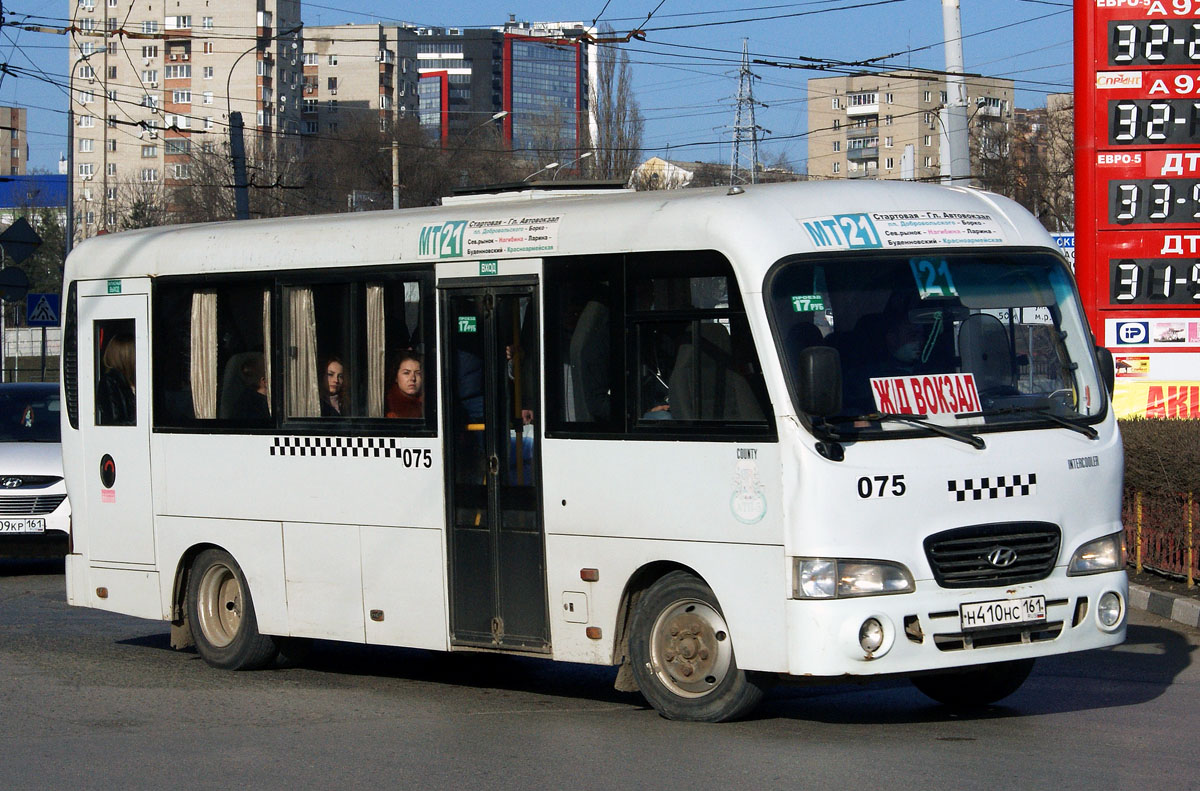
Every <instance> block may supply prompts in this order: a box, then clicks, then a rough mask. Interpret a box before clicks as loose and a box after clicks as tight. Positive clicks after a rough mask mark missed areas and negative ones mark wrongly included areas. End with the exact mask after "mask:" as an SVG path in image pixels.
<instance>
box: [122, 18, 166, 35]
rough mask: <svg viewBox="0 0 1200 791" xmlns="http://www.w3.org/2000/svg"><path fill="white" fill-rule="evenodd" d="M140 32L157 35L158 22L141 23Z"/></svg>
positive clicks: (150, 20)
mask: <svg viewBox="0 0 1200 791" xmlns="http://www.w3.org/2000/svg"><path fill="white" fill-rule="evenodd" d="M113 21H114V22H115V21H116V20H115V19H114V20H113ZM142 32H143V33H157V32H158V20H156V19H147V20H146V21H145V22H143V23H142Z"/></svg>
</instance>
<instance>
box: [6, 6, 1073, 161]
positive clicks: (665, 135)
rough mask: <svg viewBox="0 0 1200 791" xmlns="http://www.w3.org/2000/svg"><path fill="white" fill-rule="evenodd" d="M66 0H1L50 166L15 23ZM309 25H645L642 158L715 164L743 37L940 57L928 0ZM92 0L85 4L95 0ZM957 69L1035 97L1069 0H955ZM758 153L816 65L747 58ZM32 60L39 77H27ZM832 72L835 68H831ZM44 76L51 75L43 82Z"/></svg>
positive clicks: (311, 10) (363, 15)
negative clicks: (1011, 83) (959, 36)
mask: <svg viewBox="0 0 1200 791" xmlns="http://www.w3.org/2000/svg"><path fill="white" fill-rule="evenodd" d="M74 1H75V0H7V1H6V2H4V4H3V5H4V21H5V27H3V28H0V63H3V64H10V65H12V66H14V67H19V68H20V69H22V70H23V71H22V73H21V74H12V73H7V74H2V75H0V104H2V105H15V106H24V107H28V108H29V144H30V152H29V155H30V156H29V158H30V163H29V164H30V166H31V167H32V168H38V169H43V170H47V171H49V172H57V168H58V160H59V157H60V155H62V154H65V152H66V141H67V130H66V126H67V120H66V110H67V97H66V91H65V90H64V89H63V88H62V87H61V86H62V85H64V84H65V82H66V75H67V70H68V66H69V64H68V62H67V59H68V55H67V39H66V37H65V36H62V35H55V34H53V33H41V32H33V31H28V30H19V29H16V28H14V27H12V25H14V24H22V23H25V24H35V25H36V24H42V25H55V24H58V25H61V24H63V18H65V17H67V16H69V13H70V11H71V9H72V7H73V4H74ZM224 2H231V0H224ZM301 2H302V8H303V18H304V22H305V24H308V25H334V24H342V23H347V22H354V23H359V24H361V23H365V22H375V21H383V22H398V21H403V22H411V23H415V24H419V25H425V26H431V27H491V26H494V25H500V24H503V23H504V22H505V21H506V20H507V19H508V17H509V15H510V14H511V15H515V17H516V18H517V19H519V20H525V21H530V22H534V21H581V22H584V23H586V24H591V23H592V22H593V21H596V22H597V23H604V22H607V23H608V24H609V25H611V26H612V27H613V28H614V30H616V31H617V32H618V33H625V32H628V31H630V30H632V29H640V30H642V31H644V36H645V40H644V41H638V40H633V41H630V42H629V43H627V44H623V45H621V46H622V48H623V49H624V50H625V51H626V52H627V53H628V54H629V60H630V65H631V67H632V69H633V75H634V90H635V96H636V99H637V101H638V103H639V105H640V107H641V111H642V114H643V116H644V118H645V128H644V132H643V135H642V146H643V149H644V151H645V154H646V156H652V155H657V156H667V157H670V158H672V159H678V160H703V161H708V162H719V163H726V164H727V163H728V162H729V159H730V153H731V148H732V146H731V139H732V127H733V124H734V114H735V111H736V98H737V93H738V68H739V65H740V62H741V52H742V44H743V40H745V41H746V42H747V47H748V49H749V53H750V58H751V60H752V61H753V60H755V59H758V60H763V61H770V62H771V63H776V64H790V65H793V66H794V65H801V64H809V63H811V62H812V61H810V60H806V59H818V60H825V61H838V62H841V63H846V62H851V63H854V62H859V61H865V60H868V59H876V58H881V59H882V60H879V61H877V62H878V63H881V64H886V65H888V66H894V67H896V68H904V67H909V66H912V67H921V68H930V69H944V68H945V52H944V48H943V46H942V38H943V36H942V4H941V0H806V1H805V2H792V3H783V2H777V1H775V0H743V2H736V1H735V0H587V2H573V1H571V2H546V1H545V0H541V1H540V2H527V1H526V0H507V2H505V3H503V4H499V3H495V2H478V1H476V0H470V1H469V2H468V1H466V0H457V1H455V0H450V1H448V2H442V3H436V4H433V3H405V2H396V1H395V0H393V1H392V2H384V0H327V2H322V3H316V2H311V3H310V2H307V0H301ZM98 4H99V3H97V5H98ZM961 6H962V8H961V19H962V33H963V40H962V47H963V60H964V67H965V70H966V72H967V73H968V74H972V73H975V74H983V75H986V76H990V77H1006V78H1009V79H1012V80H1015V81H1016V104H1017V106H1018V107H1042V106H1044V105H1045V102H1046V94H1048V93H1059V92H1067V91H1070V90H1071V81H1072V56H1073V42H1072V30H1071V3H1070V2H1068V0H961ZM751 69H752V71H753V72H754V73H755V74H756V75H757V77H758V79H756V80H754V81H753V83H754V98H755V99H756V100H758V101H759V102H762V103H763V104H765V105H766V106H765V107H763V106H759V107H758V108H756V116H757V117H756V121H757V123H758V125H759V126H761V127H763V128H764V129H766V130H769V131H770V134H764V135H762V136H761V137H760V143H759V157H760V160H762V161H766V162H774V161H778V160H780V159H783V160H787V161H789V162H791V163H793V164H794V165H796V166H798V167H803V164H804V158H805V157H806V155H807V149H806V144H805V133H806V131H807V120H806V118H807V113H806V105H807V91H806V82H807V80H808V78H809V77H821V76H830V72H827V71H814V70H812V69H807V68H805V69H800V68H786V67H784V66H780V65H766V64H755V63H753V62H752V64H751ZM26 70H34V71H38V72H42V73H44V74H45V75H46V77H47V79H37V78H36V77H33V76H27V75H28V72H27V71H26ZM835 73H836V72H835ZM51 83H55V84H51Z"/></svg>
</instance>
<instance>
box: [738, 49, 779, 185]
mask: <svg viewBox="0 0 1200 791" xmlns="http://www.w3.org/2000/svg"><path fill="white" fill-rule="evenodd" d="M757 79H759V77H758V75H757V74H755V73H754V72H752V71H750V40H749V39H745V38H744V39H742V67H741V68H740V69H739V70H738V97H737V114H736V115H734V118H733V154H732V155H731V156H730V157H729V186H731V187H732V186H733V185H735V184H739V183H741V184H745V183H747V181H748V182H749V183H750V184H756V183H758V133H759V132H763V133H765V134H768V135H769V134H771V130H769V129H763V128H762V127H761V126H759V125H757V124H756V123H755V122H754V106H755V105H758V106H759V107H764V108H765V107H766V106H767V105H765V104H763V103H762V102H759V101H756V100H755V98H754V81H755V80H757ZM747 144H748V145H749V148H750V157H749V160H750V161H749V165H750V167H749V170H750V178H749V179H748V180H747V178H746V177H745V176H744V175H742V171H743V170H744V169H745V162H746V157H745V155H744V154H743V153H742V149H743V147H745V146H747Z"/></svg>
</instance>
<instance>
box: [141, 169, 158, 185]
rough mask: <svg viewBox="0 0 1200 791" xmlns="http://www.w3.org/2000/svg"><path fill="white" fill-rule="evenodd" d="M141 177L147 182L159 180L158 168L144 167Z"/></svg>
mask: <svg viewBox="0 0 1200 791" xmlns="http://www.w3.org/2000/svg"><path fill="white" fill-rule="evenodd" d="M141 178H142V181H144V182H146V183H147V184H149V183H153V182H155V181H158V168H142V173H141Z"/></svg>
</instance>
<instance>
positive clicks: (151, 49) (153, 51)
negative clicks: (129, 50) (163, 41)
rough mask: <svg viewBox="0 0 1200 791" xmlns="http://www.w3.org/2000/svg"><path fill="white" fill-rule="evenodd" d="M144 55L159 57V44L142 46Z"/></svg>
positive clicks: (145, 56)
mask: <svg viewBox="0 0 1200 791" xmlns="http://www.w3.org/2000/svg"><path fill="white" fill-rule="evenodd" d="M142 57H143V58H157V57H158V47H157V46H147V47H142Z"/></svg>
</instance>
